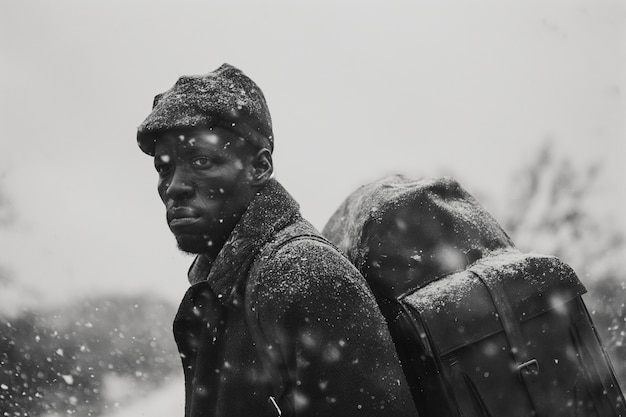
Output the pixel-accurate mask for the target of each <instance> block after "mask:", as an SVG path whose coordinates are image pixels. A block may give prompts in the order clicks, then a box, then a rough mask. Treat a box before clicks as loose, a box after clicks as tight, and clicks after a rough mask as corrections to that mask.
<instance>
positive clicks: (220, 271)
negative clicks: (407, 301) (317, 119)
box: [137, 64, 416, 417]
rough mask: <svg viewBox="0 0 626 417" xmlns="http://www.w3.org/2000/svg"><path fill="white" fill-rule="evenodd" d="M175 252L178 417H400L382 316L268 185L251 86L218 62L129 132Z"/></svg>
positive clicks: (404, 396)
mask: <svg viewBox="0 0 626 417" xmlns="http://www.w3.org/2000/svg"><path fill="white" fill-rule="evenodd" d="M137 140H138V144H139V146H140V148H141V150H142V151H144V152H145V153H147V154H149V155H152V156H154V164H155V168H156V170H157V172H158V173H159V184H158V191H159V195H160V197H161V199H162V201H163V203H164V204H165V207H166V213H167V221H168V224H169V227H170V230H171V231H172V233H173V234H174V236H175V237H176V240H177V243H178V246H179V248H180V249H181V250H182V251H185V252H188V253H192V254H196V255H197V256H196V258H195V260H194V262H193V264H192V266H191V268H190V270H189V280H190V283H191V287H190V288H189V290H188V291H187V293H186V294H185V296H184V298H183V300H182V302H181V305H180V308H179V311H178V314H177V316H176V318H175V320H174V334H175V338H176V342H177V344H178V348H179V351H180V355H181V357H182V362H183V369H184V374H185V389H186V401H185V416H187V417H191V416H193V417H199V416H203V417H204V416H276V415H283V416H286V415H297V416H353V415H354V416H356V415H362V416H390V415H393V416H409V415H415V414H416V411H415V409H414V407H413V404H412V401H411V395H410V393H409V391H408V388H407V386H406V382H405V380H404V376H403V374H402V371H401V369H400V365H399V363H398V359H397V355H396V353H395V350H394V348H393V343H392V341H391V338H390V336H389V333H388V331H387V328H386V325H385V321H384V319H383V317H382V316H381V314H380V312H379V311H378V309H377V307H376V303H375V301H374V298H373V297H372V295H371V293H370V291H369V289H368V287H367V285H366V284H365V282H364V280H363V278H362V277H361V276H360V275H359V273H358V272H357V271H356V269H355V268H354V267H353V266H352V265H351V264H350V263H349V262H348V261H347V260H346V259H345V258H344V257H343V256H342V255H341V254H340V253H339V252H338V251H337V250H336V249H335V248H334V247H333V246H331V245H330V244H329V243H328V242H327V241H325V240H324V239H323V238H322V237H321V236H320V234H319V233H318V232H317V231H316V230H315V229H314V228H313V226H311V225H310V224H309V223H308V222H307V221H305V220H304V219H302V217H301V215H300V213H299V208H298V205H297V203H296V202H295V201H294V200H293V199H292V197H291V196H290V195H289V194H288V193H287V191H285V189H284V188H283V187H282V186H281V185H280V184H279V183H278V182H277V181H276V180H274V179H273V178H272V172H273V162H272V151H273V147H274V139H273V135H272V125H271V119H270V114H269V110H268V108H267V104H266V102H265V98H264V96H263V93H262V92H261V90H260V89H259V87H258V86H257V85H256V84H255V83H254V82H253V81H252V80H250V79H249V78H248V77H246V76H245V75H244V74H243V73H242V72H241V71H240V70H238V69H236V68H234V67H232V66H230V65H227V64H224V65H222V66H221V67H220V68H219V69H217V70H216V71H214V72H212V73H209V74H206V75H203V76H188V77H181V78H180V79H179V80H178V81H177V83H176V84H175V85H174V86H173V87H172V88H171V89H170V90H168V91H167V92H165V93H163V94H160V95H158V96H157V97H156V98H155V101H154V106H153V110H152V113H151V114H150V115H149V116H148V117H147V119H146V120H145V121H144V122H143V123H142V124H141V126H140V127H139V129H138V135H137Z"/></svg>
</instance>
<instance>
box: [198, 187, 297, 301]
mask: <svg viewBox="0 0 626 417" xmlns="http://www.w3.org/2000/svg"><path fill="white" fill-rule="evenodd" d="M299 217H300V211H299V206H298V203H296V201H295V200H294V199H293V197H291V195H289V193H288V192H287V191H286V190H285V189H284V188H283V187H282V186H281V185H280V184H279V183H278V182H277V181H276V180H270V181H269V182H268V183H267V184H266V185H265V187H264V188H263V189H262V190H261V191H260V192H259V193H258V194H257V196H256V197H255V199H254V200H252V202H251V203H250V206H248V209H247V210H246V212H245V213H244V214H243V216H242V217H241V220H240V221H239V222H238V223H237V225H236V226H235V229H234V230H233V232H232V233H231V235H230V237H229V238H228V240H227V242H226V243H225V244H224V247H223V248H222V250H221V251H220V253H219V254H218V255H217V257H216V259H215V261H214V262H211V261H210V259H209V258H208V257H207V256H204V255H198V256H197V257H196V259H195V260H194V262H193V264H192V265H191V268H190V269H189V281H190V282H191V283H192V284H194V283H197V282H201V281H203V280H206V281H207V282H208V283H209V285H210V287H211V289H212V290H213V292H214V293H215V295H216V297H217V299H218V300H219V301H220V303H221V304H222V305H224V306H228V307H237V306H239V305H240V304H241V302H242V293H243V284H244V283H245V280H246V277H247V276H248V272H249V270H250V266H251V265H252V262H253V261H254V259H255V258H256V256H257V255H258V253H259V252H260V250H261V248H263V246H264V245H265V244H266V243H268V242H269V241H270V240H271V239H272V238H273V237H274V236H275V234H276V232H277V231H279V230H281V229H283V228H285V227H286V226H287V225H289V224H291V223H293V222H294V221H295V220H296V219H297V218H299Z"/></svg>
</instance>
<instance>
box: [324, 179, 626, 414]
mask: <svg viewBox="0 0 626 417" xmlns="http://www.w3.org/2000/svg"><path fill="white" fill-rule="evenodd" d="M323 234H324V235H325V236H326V237H327V238H328V239H329V240H330V241H331V242H333V243H334V244H335V245H336V246H338V247H339V248H340V249H341V250H343V251H344V252H345V253H346V255H347V256H348V258H349V259H350V261H351V262H352V263H354V264H355V266H356V267H357V268H358V269H359V270H360V271H361V273H362V274H363V275H364V276H365V278H366V279H367V281H368V283H369V285H370V286H371V288H372V291H373V292H374V294H375V296H376V298H377V301H378V304H379V307H380V309H381V311H382V313H383V315H384V316H385V319H386V320H387V324H388V326H389V330H390V333H391V335H392V337H393V340H394V343H395V345H396V349H397V351H398V356H399V358H400V361H401V364H402V368H403V370H404V373H405V375H406V377H407V381H408V383H409V385H410V387H411V391H412V394H413V399H414V401H415V403H416V406H417V408H418V411H419V412H420V416H421V417H461V416H463V417H468V416H471V417H474V416H476V417H478V416H480V417H502V416H506V417H517V416H520V417H521V416H524V417H526V416H539V417H561V416H568V417H569V416H588V417H609V416H611V417H612V416H626V407H625V404H624V396H623V394H622V392H621V390H620V388H619V386H618V384H617V381H616V379H615V376H614V373H613V370H612V367H611V364H610V362H609V359H608V357H607V355H606V353H605V352H604V350H603V348H602V346H601V344H600V341H599V338H598V335H597V333H596V331H595V328H594V327H593V323H592V322H591V319H590V316H589V314H588V312H587V309H586V307H585V305H584V303H583V301H582V299H581V295H582V294H583V293H585V291H586V290H585V288H584V286H583V285H582V284H581V282H580V281H579V279H578V278H577V276H576V274H575V273H574V271H573V270H572V269H571V268H570V267H569V266H568V265H566V264H564V263H563V262H561V261H560V260H559V259H558V258H555V257H552V256H543V255H536V254H525V253H521V252H520V251H518V250H517V249H515V247H514V245H513V242H512V241H511V239H510V238H509V236H508V235H507V234H506V233H505V232H504V230H502V228H501V227H500V226H499V225H498V223H497V222H496V221H495V220H494V219H493V217H491V216H490V215H489V213H487V212H486V211H485V210H484V209H483V208H482V207H481V206H480V205H479V204H478V202H477V201H476V200H475V199H474V198H473V197H472V196H471V195H469V194H468V193H467V192H466V191H465V190H464V189H463V188H462V187H461V186H460V185H459V184H458V183H457V182H456V181H454V180H453V179H451V178H442V179H426V180H420V181H412V180H409V179H407V178H405V177H402V176H392V177H387V178H384V179H382V180H379V181H377V182H374V183H371V184H368V185H365V186H363V187H361V188H359V189H357V190H356V191H355V192H354V193H352V194H351V195H350V196H349V197H348V199H347V200H346V201H345V202H344V203H343V204H342V205H341V206H340V207H339V209H337V211H336V212H335V214H334V215H333V216H332V217H331V219H330V220H329V222H328V224H327V225H326V227H325V228H324V231H323Z"/></svg>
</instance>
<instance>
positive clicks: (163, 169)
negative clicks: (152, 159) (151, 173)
mask: <svg viewBox="0 0 626 417" xmlns="http://www.w3.org/2000/svg"><path fill="white" fill-rule="evenodd" d="M154 169H156V172H158V173H159V175H160V176H162V177H163V176H165V175H167V174H168V173H169V172H170V171H171V170H172V165H171V164H162V163H160V164H155V165H154Z"/></svg>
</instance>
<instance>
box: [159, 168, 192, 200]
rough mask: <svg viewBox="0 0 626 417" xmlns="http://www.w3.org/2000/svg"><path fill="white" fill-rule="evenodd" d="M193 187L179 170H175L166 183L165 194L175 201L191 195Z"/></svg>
mask: <svg viewBox="0 0 626 417" xmlns="http://www.w3.org/2000/svg"><path fill="white" fill-rule="evenodd" d="M193 193H194V188H193V184H192V183H191V181H189V180H188V179H187V178H185V175H184V173H183V172H182V171H181V170H176V172H175V173H174V175H173V176H172V178H171V180H170V182H169V184H166V189H165V194H166V195H167V196H168V197H169V198H171V199H172V200H175V201H180V200H185V199H187V198H190V197H191V196H193Z"/></svg>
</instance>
